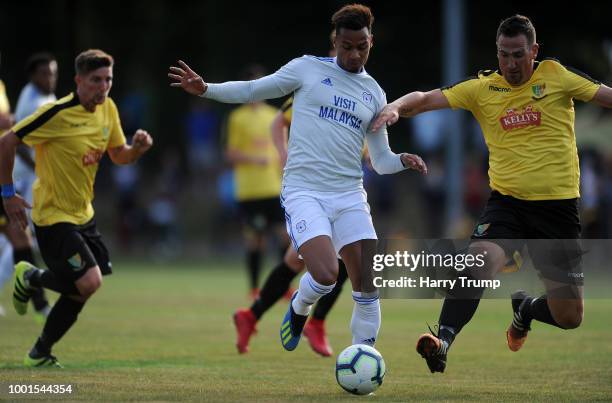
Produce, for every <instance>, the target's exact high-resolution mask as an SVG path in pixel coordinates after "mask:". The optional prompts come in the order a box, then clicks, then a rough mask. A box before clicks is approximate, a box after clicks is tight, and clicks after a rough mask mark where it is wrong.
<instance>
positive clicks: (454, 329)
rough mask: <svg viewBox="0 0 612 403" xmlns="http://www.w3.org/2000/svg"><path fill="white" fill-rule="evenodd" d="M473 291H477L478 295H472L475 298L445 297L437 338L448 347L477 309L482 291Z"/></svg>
mask: <svg viewBox="0 0 612 403" xmlns="http://www.w3.org/2000/svg"><path fill="white" fill-rule="evenodd" d="M474 291H475V292H476V291H478V295H477V296H476V295H474V297H475V298H470V299H455V298H449V297H446V298H445V299H444V304H443V305H442V311H441V312H440V319H439V320H438V324H439V326H440V331H439V337H440V339H442V340H444V341H446V342H447V343H448V345H449V346H450V345H451V344H453V341H454V340H455V337H456V336H457V334H459V332H460V331H461V329H463V326H465V325H466V324H467V323H468V322H469V321H470V320H471V319H472V317H473V316H474V313H475V312H476V309H477V308H478V304H479V303H480V297H481V296H482V293H483V291H484V289H474Z"/></svg>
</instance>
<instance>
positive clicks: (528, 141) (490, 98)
mask: <svg viewBox="0 0 612 403" xmlns="http://www.w3.org/2000/svg"><path fill="white" fill-rule="evenodd" d="M599 87H600V83H599V82H597V81H595V80H593V79H591V78H590V77H588V76H587V75H585V74H583V73H580V72H578V71H576V70H573V69H570V68H566V67H564V66H563V65H562V64H560V63H559V62H558V61H556V60H553V59H547V60H544V61H542V62H539V63H537V64H536V66H535V69H534V72H533V75H532V76H531V78H530V79H529V81H527V82H526V83H525V84H523V85H520V86H516V87H515V86H511V85H509V84H508V82H507V81H506V80H505V79H504V77H503V76H502V75H501V74H500V73H499V72H498V71H490V70H488V71H481V72H479V74H478V77H475V78H471V79H468V80H465V81H462V82H461V83H458V84H456V85H453V86H451V87H446V88H443V89H442V93H443V94H444V95H445V96H446V98H447V99H448V102H449V104H450V106H451V107H452V108H453V109H456V108H461V109H466V110H468V111H470V112H472V114H473V115H474V117H475V118H476V119H477V120H478V122H479V123H480V127H481V128H482V131H483V133H484V137H485V141H486V143H487V146H488V148H489V178H490V185H491V188H492V189H494V190H497V191H499V192H500V193H502V194H505V195H509V196H513V197H516V198H518V199H523V200H554V199H571V198H575V197H579V181H580V169H579V167H578V152H577V149H576V136H575V133H574V101H573V100H574V98H575V99H578V100H580V101H590V100H591V99H592V98H593V96H594V95H595V93H596V92H597V90H598V89H599Z"/></svg>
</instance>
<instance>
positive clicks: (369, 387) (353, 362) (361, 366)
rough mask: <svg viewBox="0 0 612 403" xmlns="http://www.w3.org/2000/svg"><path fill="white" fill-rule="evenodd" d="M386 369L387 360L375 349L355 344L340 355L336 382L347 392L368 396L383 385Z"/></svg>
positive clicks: (337, 362) (337, 360)
mask: <svg viewBox="0 0 612 403" xmlns="http://www.w3.org/2000/svg"><path fill="white" fill-rule="evenodd" d="M385 369H386V367H385V360H383V358H382V355H380V353H379V352H378V351H377V350H376V349H375V348H374V347H370V346H368V345H365V344H354V345H352V346H348V347H347V348H345V349H344V350H343V351H342V352H341V353H340V354H339V355H338V358H337V359H336V380H337V381H338V385H340V386H341V387H342V389H344V390H346V391H347V392H350V393H353V394H355V395H367V394H368V393H372V392H374V391H375V390H376V389H378V387H379V386H380V385H382V382H383V378H384V377H385Z"/></svg>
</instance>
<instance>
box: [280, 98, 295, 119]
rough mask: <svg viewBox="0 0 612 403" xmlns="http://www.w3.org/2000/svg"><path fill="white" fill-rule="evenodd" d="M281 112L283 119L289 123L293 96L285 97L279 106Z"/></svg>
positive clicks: (291, 115)
mask: <svg viewBox="0 0 612 403" xmlns="http://www.w3.org/2000/svg"><path fill="white" fill-rule="evenodd" d="M281 112H282V113H283V117H284V118H285V121H286V122H287V123H291V118H292V117H293V97H289V98H287V100H286V101H285V102H284V103H283V106H281Z"/></svg>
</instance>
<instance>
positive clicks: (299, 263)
mask: <svg viewBox="0 0 612 403" xmlns="http://www.w3.org/2000/svg"><path fill="white" fill-rule="evenodd" d="M283 261H284V262H285V264H286V265H287V266H288V267H289V268H290V269H291V270H292V271H293V272H295V273H299V272H301V271H302V270H303V269H304V261H303V260H302V259H300V258H299V257H298V254H297V252H295V251H294V250H293V248H291V250H290V251H288V252H287V253H285V257H284V259H283Z"/></svg>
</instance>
